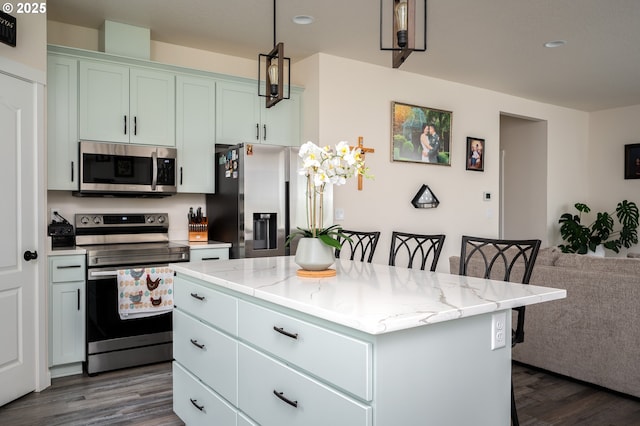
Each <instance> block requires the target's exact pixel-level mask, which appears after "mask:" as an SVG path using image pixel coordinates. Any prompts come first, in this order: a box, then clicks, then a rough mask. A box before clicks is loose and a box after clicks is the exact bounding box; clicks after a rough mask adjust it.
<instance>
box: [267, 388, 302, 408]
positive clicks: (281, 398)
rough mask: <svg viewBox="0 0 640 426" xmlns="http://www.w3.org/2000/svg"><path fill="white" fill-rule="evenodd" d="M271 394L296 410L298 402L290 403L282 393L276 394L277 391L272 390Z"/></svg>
mask: <svg viewBox="0 0 640 426" xmlns="http://www.w3.org/2000/svg"><path fill="white" fill-rule="evenodd" d="M273 394H274V395H275V396H277V397H278V399H279V400H280V401H284V402H286V403H287V404H289V405H290V406H292V407H295V408H298V401H291V400H290V399H289V398H287V397H286V396H284V392H278V391H277V390H275V389H274V390H273Z"/></svg>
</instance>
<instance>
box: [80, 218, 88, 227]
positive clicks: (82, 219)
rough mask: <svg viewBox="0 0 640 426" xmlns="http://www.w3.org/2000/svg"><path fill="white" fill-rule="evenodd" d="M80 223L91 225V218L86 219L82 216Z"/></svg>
mask: <svg viewBox="0 0 640 426" xmlns="http://www.w3.org/2000/svg"><path fill="white" fill-rule="evenodd" d="M80 223H81V224H83V225H88V224H89V218H88V217H86V216H82V217H81V218H80Z"/></svg>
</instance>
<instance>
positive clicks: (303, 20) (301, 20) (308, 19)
mask: <svg viewBox="0 0 640 426" xmlns="http://www.w3.org/2000/svg"><path fill="white" fill-rule="evenodd" d="M292 21H293V22H294V23H296V24H299V25H309V24H310V23H312V22H313V21H315V18H314V17H313V16H309V15H297V16H294V17H293V19H292Z"/></svg>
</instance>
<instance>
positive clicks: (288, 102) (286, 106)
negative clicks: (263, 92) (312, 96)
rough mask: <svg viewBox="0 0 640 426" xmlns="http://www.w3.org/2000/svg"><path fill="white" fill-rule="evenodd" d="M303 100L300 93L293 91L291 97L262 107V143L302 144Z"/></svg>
mask: <svg viewBox="0 0 640 426" xmlns="http://www.w3.org/2000/svg"><path fill="white" fill-rule="evenodd" d="M261 99H262V98H261ZM301 100H302V97H301V95H300V93H295V92H293V91H292V92H291V98H290V99H283V100H281V101H280V102H278V103H277V104H275V105H274V106H272V107H271V108H266V107H264V106H263V107H262V128H261V131H262V136H261V142H262V143H267V144H271V145H284V146H299V145H300V144H301V141H300V111H301V105H300V103H301Z"/></svg>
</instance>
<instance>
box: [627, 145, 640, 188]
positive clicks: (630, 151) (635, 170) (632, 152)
mask: <svg viewBox="0 0 640 426" xmlns="http://www.w3.org/2000/svg"><path fill="white" fill-rule="evenodd" d="M624 178H625V179H640V143H634V144H630V145H625V146H624Z"/></svg>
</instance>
